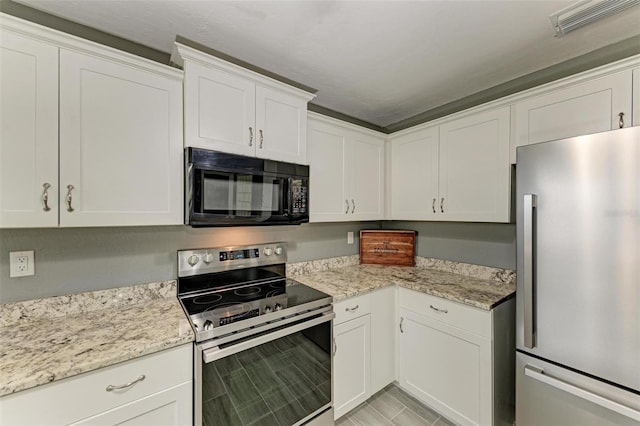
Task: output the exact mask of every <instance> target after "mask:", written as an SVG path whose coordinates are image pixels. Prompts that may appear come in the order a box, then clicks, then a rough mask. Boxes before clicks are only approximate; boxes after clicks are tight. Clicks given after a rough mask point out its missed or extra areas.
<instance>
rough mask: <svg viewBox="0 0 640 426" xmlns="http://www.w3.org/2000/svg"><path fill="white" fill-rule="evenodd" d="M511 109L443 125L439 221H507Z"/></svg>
mask: <svg viewBox="0 0 640 426" xmlns="http://www.w3.org/2000/svg"><path fill="white" fill-rule="evenodd" d="M509 132H510V110H509V108H508V107H505V108H501V109H499V110H493V111H487V112H482V113H479V114H474V115H472V116H469V117H465V118H462V119H459V120H455V121H452V122H449V123H446V124H443V125H442V126H440V169H439V188H440V191H439V194H440V196H439V200H438V201H437V202H436V211H438V212H439V213H440V214H439V215H437V216H436V217H437V218H438V219H439V220H449V221H474V222H508V221H509V207H510V205H509V197H510V191H511V181H510V178H509V173H510V168H511V166H510V164H509Z"/></svg>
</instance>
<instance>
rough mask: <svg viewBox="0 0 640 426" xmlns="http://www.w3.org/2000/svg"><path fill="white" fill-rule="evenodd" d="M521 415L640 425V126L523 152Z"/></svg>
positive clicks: (519, 180) (521, 423)
mask: <svg viewBox="0 0 640 426" xmlns="http://www.w3.org/2000/svg"><path fill="white" fill-rule="evenodd" d="M516 167H517V176H516V184H517V269H518V277H517V293H516V299H517V300H516V302H517V336H516V337H517V340H516V345H517V353H516V359H517V361H516V364H517V367H516V368H517V371H516V424H517V426H527V425H536V426H539V425H545V426H551V425H563V426H567V425H580V426H587V425H594V426H595V425H598V426H602V425H632V424H633V425H636V426H637V425H638V424H640V127H633V128H628V129H620V130H615V131H611V132H605V133H598V134H593V135H588V136H583V137H575V138H570V139H564V140H559V141H553V142H545V143H539V144H535V145H528V146H523V147H520V148H518V150H517V166H516Z"/></svg>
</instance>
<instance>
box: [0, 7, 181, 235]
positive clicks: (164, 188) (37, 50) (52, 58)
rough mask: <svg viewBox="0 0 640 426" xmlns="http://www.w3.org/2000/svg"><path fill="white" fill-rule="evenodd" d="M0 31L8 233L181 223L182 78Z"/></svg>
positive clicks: (3, 205)
mask: <svg viewBox="0 0 640 426" xmlns="http://www.w3.org/2000/svg"><path fill="white" fill-rule="evenodd" d="M0 24H1V25H2V39H1V43H2V50H1V55H2V56H1V57H0V64H2V65H1V66H2V77H1V78H2V89H1V90H2V92H1V94H0V98H1V99H2V111H1V114H2V117H1V118H2V126H0V128H1V132H2V144H1V145H0V146H1V148H0V163H1V166H2V171H1V173H2V176H1V177H2V182H1V184H0V185H1V186H0V226H1V227H5V228H9V227H57V226H130V225H133V226H137V225H170V224H181V223H183V219H182V210H183V209H182V204H183V197H182V175H183V171H182V169H183V166H182V164H183V162H182V150H183V142H182V73H181V72H180V71H178V70H175V69H173V68H170V67H167V66H163V65H159V64H156V63H154V62H151V61H148V60H145V59H141V58H139V57H136V56H133V55H129V54H126V53H122V52H119V51H117V50H114V49H111V48H107V47H104V46H100V45H97V44H95V43H91V42H86V41H83V40H80V39H78V38H76V37H73V36H69V35H66V34H62V33H59V32H56V31H52V30H49V29H46V28H44V27H41V26H38V25H34V24H31V23H27V22H25V21H22V20H20V19H17V18H13V17H9V16H6V15H2V16H1V20H0ZM31 34H32V35H33V37H31V36H30V35H31ZM43 40H46V42H44V41H43ZM58 108H59V111H58ZM45 200H46V203H45Z"/></svg>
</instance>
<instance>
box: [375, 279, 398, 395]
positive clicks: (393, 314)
mask: <svg viewBox="0 0 640 426" xmlns="http://www.w3.org/2000/svg"><path fill="white" fill-rule="evenodd" d="M397 294H398V289H397V287H396V286H395V285H392V286H389V287H385V288H383V289H380V290H375V291H374V292H372V293H371V394H374V393H376V392H378V391H379V390H381V389H382V388H384V387H385V386H387V385H388V384H390V383H392V382H393V381H395V380H396V348H397V345H396V331H397V330H398V315H397V304H396V301H397Z"/></svg>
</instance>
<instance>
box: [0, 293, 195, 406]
mask: <svg viewBox="0 0 640 426" xmlns="http://www.w3.org/2000/svg"><path fill="white" fill-rule="evenodd" d="M0 325H1V326H2V328H0V396H3V395H8V394H12V393H15V392H18V391H21V390H25V389H29V388H32V387H35V386H39V385H43V384H46V383H49V382H53V381H55V380H60V379H64V378H66V377H71V376H75V375H77V374H81V373H85V372H88V371H91V370H95V369H98V368H101V367H107V366H110V365H113V364H116V363H119V362H123V361H128V360H131V359H134V358H137V357H141V356H144V355H148V354H152V353H154V352H158V351H161V350H163V349H169V348H172V347H175V346H179V345H181V344H185V343H189V342H192V341H193V340H194V335H193V331H192V329H191V326H190V324H189V321H188V320H187V317H186V316H185V314H184V312H183V311H182V307H181V306H180V303H179V302H178V299H177V298H176V295H175V281H173V282H164V283H153V284H149V285H143V286H134V287H126V288H121V289H113V290H105V291H101V292H91V293H81V294H78V295H72V296H58V297H51V298H47V299H40V300H33V301H27V302H18V303H12V304H5V305H3V306H2V313H1V314H0Z"/></svg>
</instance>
